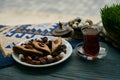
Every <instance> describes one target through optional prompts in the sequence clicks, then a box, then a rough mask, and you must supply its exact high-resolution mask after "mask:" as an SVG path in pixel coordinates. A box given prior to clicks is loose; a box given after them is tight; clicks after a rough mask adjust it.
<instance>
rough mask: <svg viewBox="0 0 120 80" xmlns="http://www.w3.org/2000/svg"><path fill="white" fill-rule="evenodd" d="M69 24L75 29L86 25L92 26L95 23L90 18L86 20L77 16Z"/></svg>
mask: <svg viewBox="0 0 120 80" xmlns="http://www.w3.org/2000/svg"><path fill="white" fill-rule="evenodd" d="M68 25H69V26H70V27H72V28H73V29H81V28H84V27H90V26H92V25H93V22H92V21H91V20H89V19H87V20H86V21H85V22H84V21H82V20H81V18H79V17H78V18H76V19H74V20H71V21H69V22H68Z"/></svg>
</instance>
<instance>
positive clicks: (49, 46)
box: [13, 37, 66, 64]
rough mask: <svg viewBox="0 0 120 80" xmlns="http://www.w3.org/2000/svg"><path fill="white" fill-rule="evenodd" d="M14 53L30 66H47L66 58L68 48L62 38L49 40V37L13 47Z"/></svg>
mask: <svg viewBox="0 0 120 80" xmlns="http://www.w3.org/2000/svg"><path fill="white" fill-rule="evenodd" d="M13 52H14V53H16V54H18V55H19V58H20V60H22V61H24V62H27V63H30V64H47V63H52V62H55V61H58V60H61V59H62V58H63V57H64V54H65V52H66V46H65V45H62V39H61V37H57V38H56V39H55V40H48V38H47V37H43V38H41V39H39V40H38V39H34V40H30V41H28V42H26V43H22V44H21V45H19V46H14V47H13Z"/></svg>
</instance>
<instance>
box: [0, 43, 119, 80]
mask: <svg viewBox="0 0 120 80" xmlns="http://www.w3.org/2000/svg"><path fill="white" fill-rule="evenodd" d="M108 46H109V51H108V54H107V56H106V57H105V58H104V59H101V60H97V61H86V60H83V59H81V58H79V57H78V56H77V55H76V54H75V53H73V54H72V56H71V57H70V58H69V59H67V60H66V61H65V62H63V63H61V64H58V65H55V66H51V67H46V68H31V67H26V66H22V65H20V64H18V63H15V64H14V65H12V66H10V67H6V68H3V69H0V80H119V79H120V53H119V51H117V50H116V49H115V48H113V47H112V46H111V45H109V44H108Z"/></svg>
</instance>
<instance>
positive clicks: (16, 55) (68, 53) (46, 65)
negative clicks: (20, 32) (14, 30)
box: [12, 36, 72, 67]
mask: <svg viewBox="0 0 120 80" xmlns="http://www.w3.org/2000/svg"><path fill="white" fill-rule="evenodd" d="M41 37H44V36H41ZM47 37H48V39H49V40H52V39H55V38H56V37H53V36H47ZM27 41H29V40H25V41H23V42H20V43H19V44H17V45H20V44H22V43H24V42H27ZM62 44H65V45H66V47H67V48H66V50H67V52H66V54H65V56H64V57H63V58H62V59H61V60H59V61H57V62H53V63H50V64H42V65H34V64H29V63H26V62H22V61H21V60H20V59H19V57H18V54H16V53H12V57H13V59H14V60H15V61H16V62H18V63H20V64H22V65H25V66H29V67H48V66H53V65H56V64H59V63H61V62H63V61H65V60H66V59H68V58H69V57H70V56H71V54H72V46H71V45H70V43H69V42H68V41H66V40H65V39H62Z"/></svg>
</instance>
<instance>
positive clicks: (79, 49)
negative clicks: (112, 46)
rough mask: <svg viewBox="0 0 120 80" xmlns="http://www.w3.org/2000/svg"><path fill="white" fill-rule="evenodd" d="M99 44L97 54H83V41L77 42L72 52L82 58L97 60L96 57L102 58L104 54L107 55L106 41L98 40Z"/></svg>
mask: <svg viewBox="0 0 120 80" xmlns="http://www.w3.org/2000/svg"><path fill="white" fill-rule="evenodd" d="M99 44H100V51H99V54H98V55H97V56H88V55H85V54H84V53H83V48H82V46H83V42H81V43H79V44H78V45H77V46H76V47H75V49H74V53H77V54H78V56H80V57H81V58H84V59H86V60H97V59H102V58H104V57H105V56H106V55H107V52H108V46H107V44H106V43H103V42H99Z"/></svg>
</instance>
